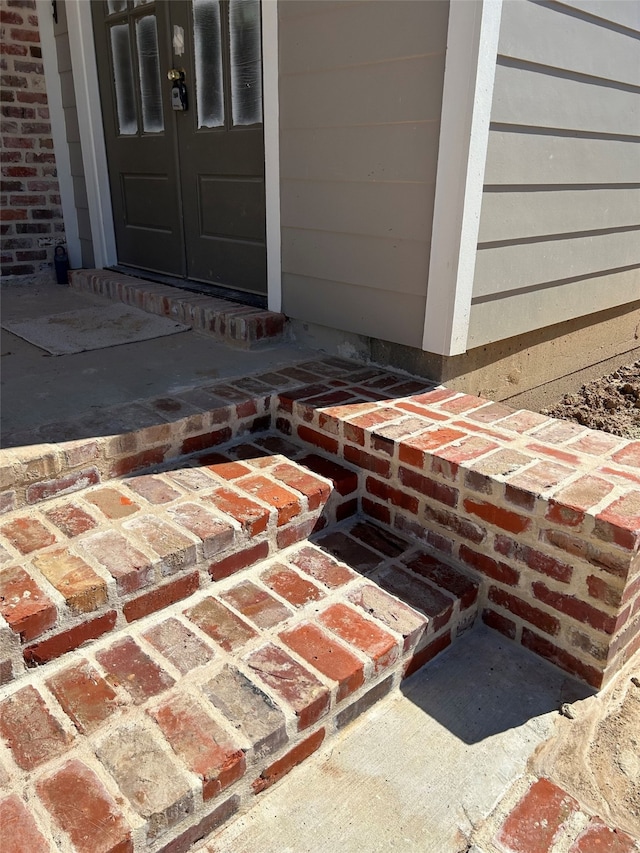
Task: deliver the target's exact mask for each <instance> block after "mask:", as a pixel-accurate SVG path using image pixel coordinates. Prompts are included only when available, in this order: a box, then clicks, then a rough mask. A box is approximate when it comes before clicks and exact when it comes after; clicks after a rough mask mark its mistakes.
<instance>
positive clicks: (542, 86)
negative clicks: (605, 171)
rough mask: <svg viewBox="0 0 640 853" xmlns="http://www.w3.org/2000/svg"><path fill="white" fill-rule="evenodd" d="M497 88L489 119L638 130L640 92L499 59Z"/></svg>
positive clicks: (604, 130)
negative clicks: (559, 75) (511, 63)
mask: <svg viewBox="0 0 640 853" xmlns="http://www.w3.org/2000/svg"><path fill="white" fill-rule="evenodd" d="M638 5H639V6H640V3H639V4H638ZM638 62H639V63H640V45H638ZM494 91H495V95H494V99H493V106H492V110H491V119H492V121H493V122H495V123H502V124H516V125H524V126H530V127H548V128H562V129H563V130H582V131H587V132H589V133H605V134H620V135H629V136H638V134H640V96H639V95H638V92H634V91H629V90H628V89H619V88H615V87H611V86H601V85H594V84H593V83H590V82H588V81H587V79H585V78H582V79H572V78H571V77H569V78H566V77H565V78H563V77H558V76H556V75H554V74H550V73H547V74H545V73H541V72H540V70H539V69H536V70H532V69H528V68H522V67H513V66H509V65H501V64H498V66H497V67H496V79H495V89H494Z"/></svg>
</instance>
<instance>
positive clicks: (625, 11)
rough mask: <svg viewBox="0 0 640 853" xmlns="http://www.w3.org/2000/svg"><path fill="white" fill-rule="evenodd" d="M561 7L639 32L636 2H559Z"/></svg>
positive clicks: (564, 0) (638, 4)
mask: <svg viewBox="0 0 640 853" xmlns="http://www.w3.org/2000/svg"><path fill="white" fill-rule="evenodd" d="M560 2H561V3H562V5H563V6H568V7H569V8H572V9H576V10H578V11H581V12H586V13H587V14H589V15H593V16H594V17H596V18H602V19H603V20H604V21H610V22H611V23H613V24H619V25H620V26H621V27H627V28H628V29H631V30H635V31H636V32H640V3H637V2H636V0H560Z"/></svg>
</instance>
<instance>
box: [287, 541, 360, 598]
mask: <svg viewBox="0 0 640 853" xmlns="http://www.w3.org/2000/svg"><path fill="white" fill-rule="evenodd" d="M290 561H291V562H292V563H293V565H294V566H297V567H298V568H299V569H302V571H303V572H305V573H306V574H308V575H311V577H312V578H315V579H316V580H318V581H320V582H321V583H323V584H324V585H325V586H328V587H329V588H330V589H336V588H337V587H339V586H343V585H344V584H346V583H349V581H350V580H353V578H355V577H356V574H355V573H354V572H352V571H351V570H350V569H348V568H347V567H346V566H341V565H340V564H339V563H338V562H336V560H334V559H332V558H331V557H330V556H329V555H328V554H324V553H323V552H322V551H318V550H317V549H316V548H312V547H310V546H307V547H305V548H301V549H300V550H299V551H297V552H296V553H295V554H294V555H293V556H292V557H290Z"/></svg>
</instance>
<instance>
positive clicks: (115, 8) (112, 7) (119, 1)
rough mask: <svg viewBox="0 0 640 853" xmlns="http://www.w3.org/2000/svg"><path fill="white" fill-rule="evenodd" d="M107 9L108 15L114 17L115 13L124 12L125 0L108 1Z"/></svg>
mask: <svg viewBox="0 0 640 853" xmlns="http://www.w3.org/2000/svg"><path fill="white" fill-rule="evenodd" d="M107 8H108V9H109V14H110V15H114V14H115V13H116V12H124V10H125V9H126V8H127V0H109V2H108V3H107Z"/></svg>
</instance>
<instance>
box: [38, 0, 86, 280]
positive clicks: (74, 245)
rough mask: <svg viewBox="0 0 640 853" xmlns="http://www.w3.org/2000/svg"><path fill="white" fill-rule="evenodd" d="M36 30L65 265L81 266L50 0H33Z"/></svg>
mask: <svg viewBox="0 0 640 853" xmlns="http://www.w3.org/2000/svg"><path fill="white" fill-rule="evenodd" d="M36 13H37V15H38V28H39V30H40V47H41V48H42V64H43V66H44V81H45V86H46V89H47V102H48V104H49V121H50V122H51V138H52V139H53V150H54V153H55V155H56V171H57V173H58V187H59V189H60V203H61V206H62V219H63V221H64V236H65V242H66V245H67V253H68V255H69V265H70V266H71V268H72V269H73V268H74V267H76V268H77V267H80V266H82V247H81V245H80V234H79V230H78V211H77V209H76V200H75V194H74V191H73V177H72V175H71V158H70V156H69V143H68V142H67V126H66V123H65V115H64V109H63V107H62V84H61V82H60V74H59V73H58V53H57V50H56V40H55V34H54V29H53V11H52V7H51V2H50V0H36Z"/></svg>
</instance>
